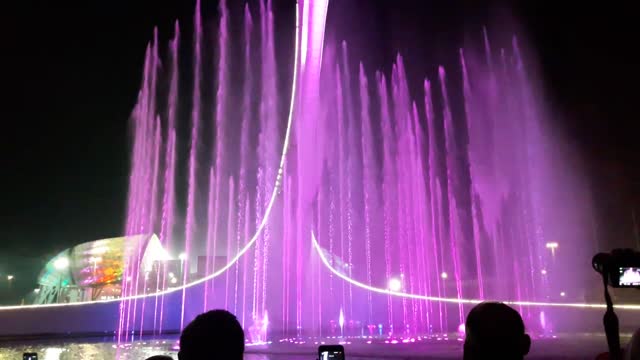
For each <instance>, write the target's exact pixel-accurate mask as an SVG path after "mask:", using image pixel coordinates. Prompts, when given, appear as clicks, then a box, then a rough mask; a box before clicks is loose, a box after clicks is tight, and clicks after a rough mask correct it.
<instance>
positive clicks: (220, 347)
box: [178, 310, 244, 360]
mask: <svg viewBox="0 0 640 360" xmlns="http://www.w3.org/2000/svg"><path fill="white" fill-rule="evenodd" d="M243 353H244V331H243V330H242V326H240V323H239V322H238V319H236V317H235V316H234V315H233V314H232V313H230V312H228V311H226V310H211V311H209V312H206V313H204V314H200V315H198V316H197V317H196V318H195V319H194V320H193V321H192V322H191V323H190V324H189V325H187V327H185V328H184V330H182V334H181V335H180V351H179V352H178V359H180V360H202V359H224V360H241V359H242V356H243Z"/></svg>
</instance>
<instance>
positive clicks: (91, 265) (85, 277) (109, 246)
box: [34, 234, 180, 304]
mask: <svg viewBox="0 0 640 360" xmlns="http://www.w3.org/2000/svg"><path fill="white" fill-rule="evenodd" d="M136 259H138V260H136ZM130 261H134V262H137V263H138V264H137V266H136V267H130V269H131V268H136V269H139V270H138V271H137V273H138V274H139V276H140V279H142V281H140V286H139V288H140V289H138V290H139V291H149V292H155V291H157V290H159V289H161V288H164V286H161V285H162V284H161V283H163V282H162V281H158V279H159V276H158V274H159V273H160V271H159V269H160V266H158V264H164V265H165V266H166V267H165V268H166V269H168V270H167V272H169V270H171V271H176V272H179V271H180V263H179V260H172V259H171V257H170V256H169V253H168V252H167V251H166V249H164V247H163V246H162V244H161V242H160V240H159V239H158V237H157V236H156V235H155V234H150V235H135V236H126V237H117V238H111V239H102V240H95V241H91V242H87V243H83V244H80V245H77V246H74V247H72V248H69V249H66V250H64V251H62V252H60V253H59V254H58V255H56V256H55V257H53V258H52V259H51V260H49V262H47V264H46V265H45V267H44V269H42V271H41V272H40V275H39V276H38V286H39V287H38V289H37V291H36V292H37V294H36V296H35V299H34V303H35V304H52V303H68V302H83V301H94V300H108V299H113V298H118V297H120V295H121V294H122V288H121V283H122V277H123V274H125V266H126V265H127V264H128V263H130ZM174 267H175V268H176V269H175V270H174V269H173V268H174ZM171 274H173V272H171ZM129 276H130V275H129ZM165 283H166V282H165Z"/></svg>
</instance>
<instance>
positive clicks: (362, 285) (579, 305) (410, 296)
mask: <svg viewBox="0 0 640 360" xmlns="http://www.w3.org/2000/svg"><path fill="white" fill-rule="evenodd" d="M311 242H312V243H313V247H314V249H315V250H316V253H317V254H318V256H319V257H320V260H321V261H322V263H323V264H324V266H325V267H326V268H327V269H329V271H331V272H332V273H333V274H334V275H336V276H337V277H339V278H341V279H342V280H344V281H346V282H348V283H350V284H352V285H354V286H357V287H359V288H361V289H364V290H368V291H371V292H375V293H379V294H384V295H391V296H396V297H400V298H407V299H415V300H426V301H440V302H447V303H456V304H479V303H481V302H483V301H488V300H491V299H460V298H446V297H439V296H427V295H419V294H412V293H406V292H401V291H393V290H390V289H384V288H379V287H375V286H371V285H367V284H365V283H362V282H360V281H358V280H355V279H352V278H350V277H348V276H347V275H345V274H343V273H341V272H340V271H338V270H336V269H335V268H334V267H333V266H331V263H330V262H329V260H327V258H326V256H325V255H324V254H323V253H322V248H321V247H320V244H319V243H318V240H317V239H316V235H315V233H314V232H313V230H312V231H311ZM496 301H501V300H497V299H496ZM501 302H503V303H505V304H508V305H516V306H540V307H570V308H591V309H606V308H607V305H606V304H598V303H564V302H540V301H512V300H502V301H501ZM614 307H615V308H616V309H623V310H640V304H638V305H634V304H620V305H615V306H614Z"/></svg>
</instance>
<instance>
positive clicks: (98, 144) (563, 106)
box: [0, 0, 640, 303]
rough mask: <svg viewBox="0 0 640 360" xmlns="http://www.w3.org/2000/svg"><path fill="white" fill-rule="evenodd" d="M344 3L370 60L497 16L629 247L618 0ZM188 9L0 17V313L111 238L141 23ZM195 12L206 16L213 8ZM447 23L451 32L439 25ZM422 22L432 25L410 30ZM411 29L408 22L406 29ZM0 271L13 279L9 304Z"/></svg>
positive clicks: (24, 9) (628, 160)
mask: <svg viewBox="0 0 640 360" xmlns="http://www.w3.org/2000/svg"><path fill="white" fill-rule="evenodd" d="M230 1H235V0H230ZM350 1H351V3H349V4H348V5H346V6H347V8H349V7H352V8H357V7H359V6H364V5H366V6H367V7H368V10H367V11H365V12H363V14H365V15H362V16H369V17H370V18H369V19H368V20H369V24H370V26H369V27H368V28H365V29H369V30H366V31H365V30H362V29H360V33H359V34H358V36H360V37H363V36H364V37H366V36H367V33H368V32H369V31H370V29H374V28H375V29H376V31H377V33H378V34H377V35H376V36H377V38H380V33H385V36H382V37H381V38H382V39H385V40H386V41H388V43H389V44H387V45H386V48H387V49H389V52H388V54H386V55H382V56H383V57H384V56H393V54H394V50H395V49H394V46H396V45H398V46H400V47H402V44H397V43H396V42H395V39H396V38H397V37H400V38H407V36H406V34H405V35H403V34H400V33H401V32H402V33H409V34H410V36H409V38H410V39H412V41H411V45H412V46H413V45H415V47H416V48H418V49H419V48H420V47H421V41H420V39H422V38H426V37H427V35H426V34H424V32H428V31H433V29H439V28H446V27H447V26H448V27H449V29H448V30H451V29H450V27H451V26H463V27H474V26H479V25H480V24H482V23H485V22H487V21H489V19H493V21H495V14H496V12H494V11H493V10H488V9H490V8H491V9H495V6H498V8H500V7H501V6H504V5H508V6H509V7H510V8H511V9H512V12H513V14H514V15H515V18H516V19H518V20H519V21H518V22H519V23H520V25H521V28H520V31H521V32H522V33H523V34H524V35H526V36H527V37H528V39H529V41H530V45H531V47H532V50H533V51H534V52H535V53H537V54H538V56H539V60H540V65H541V67H540V71H539V74H538V76H541V77H542V80H543V82H544V85H545V90H546V91H547V94H548V100H549V103H548V105H549V108H550V109H551V110H552V111H553V112H554V114H555V115H556V117H557V119H558V123H557V124H556V125H557V127H558V129H559V131H563V132H565V134H566V137H567V141H569V142H570V143H571V144H572V145H575V146H576V148H578V149H579V151H580V153H581V156H582V159H583V161H584V163H585V165H586V172H587V175H588V177H589V179H588V181H589V185H590V186H591V189H592V191H593V196H594V199H595V205H596V211H597V219H598V227H597V228H598V234H599V236H600V248H601V250H609V249H611V248H612V247H622V246H624V247H631V246H634V244H635V240H634V232H633V221H632V211H633V209H634V208H635V209H636V211H637V212H640V190H639V189H640V161H638V157H639V156H640V144H638V141H637V140H638V133H639V132H638V130H640V126H639V125H638V122H640V117H638V100H639V99H638V94H640V92H639V91H638V80H640V79H639V77H638V69H637V67H638V61H637V56H636V55H635V54H634V53H635V52H636V51H637V50H636V49H634V47H637V38H636V37H635V35H634V34H635V33H636V31H635V30H636V29H635V27H636V26H637V25H635V21H634V20H635V19H632V16H633V15H632V14H634V12H633V11H632V10H631V5H630V4H631V2H624V3H625V5H622V3H623V2H620V4H617V5H615V6H613V5H608V6H611V7H605V6H604V5H603V4H602V3H593V2H580V5H579V6H576V7H572V8H558V7H557V5H554V4H553V3H552V2H541V1H533V0H532V1H514V2H506V1H502V2H500V3H498V2H496V1H493V2H491V4H489V3H490V1H487V0H483V1H471V0H469V1H464V0H459V1H458V0H456V1H450V0H446V1H445V0H441V1H439V2H437V1H425V0H414V1H409V0H393V1H392V0H388V1H383V0H367V1H362V0H340V1H339V2H342V3H346V2H350ZM194 2H195V0H193V1H192V0H160V1H158V0H156V1H151V0H112V1H109V2H104V1H80V0H66V1H55V2H51V1H35V0H22V1H17V2H13V3H16V4H13V5H4V6H3V9H2V11H0V30H1V32H0V33H2V34H3V36H2V42H1V44H2V45H0V54H1V55H0V59H1V60H0V61H1V62H2V63H3V65H2V69H3V71H2V74H3V76H2V77H1V78H0V88H2V89H3V91H2V96H1V99H2V100H1V102H0V103H1V104H2V106H0V119H1V120H2V131H0V136H1V140H0V149H1V150H0V156H1V160H0V164H1V165H0V166H1V168H2V172H1V174H2V176H1V177H0V178H1V180H0V181H1V194H2V196H1V200H0V303H6V302H9V301H16V299H19V298H20V297H21V295H22V294H24V293H26V292H27V291H29V290H30V289H32V288H33V287H34V286H35V278H36V275H37V273H38V272H39V270H40V269H41V267H42V266H43V265H44V263H45V262H46V260H47V259H48V258H49V257H50V256H52V255H54V254H55V253H57V252H58V251H61V250H63V249H65V248H67V247H70V246H72V245H75V244H78V243H81V242H85V241H90V240H94V239H99V238H106V237H114V236H118V235H121V233H122V230H123V218H124V213H125V210H126V209H125V202H126V194H127V180H128V179H127V177H128V170H129V146H130V138H129V136H130V131H129V130H130V129H129V125H130V124H129V121H128V119H129V114H130V111H131V109H132V108H133V105H134V103H135V100H136V95H137V91H138V86H139V83H140V77H141V71H142V62H143V56H144V50H145V46H146V43H147V42H148V41H149V40H150V38H151V36H152V31H153V26H154V25H159V26H160V34H161V38H166V37H167V36H168V35H170V32H169V29H171V25H172V22H173V20H174V19H176V18H179V19H181V21H185V22H187V21H191V18H192V14H193V8H194ZM203 2H204V3H205V4H207V5H206V6H203V7H204V8H211V9H213V10H214V11H215V3H216V1H215V0H210V1H208V0H203ZM209 3H211V4H209ZM274 3H275V4H274V8H275V16H276V18H277V17H278V16H279V12H278V9H279V8H290V7H291V3H292V1H289V0H274ZM437 3H443V4H437ZM471 4H473V5H472V6H471ZM496 4H498V5H496ZM489 5H491V7H489ZM284 13H287V12H286V11H285V12H284ZM498 13H500V12H498ZM288 14H289V15H284V16H291V15H290V14H291V12H290V11H289V12H288ZM425 14H428V15H425ZM214 15H215V14H213V15H212V14H205V18H207V17H213V16H214ZM440 15H442V16H440ZM330 16H331V13H330ZM450 18H454V19H455V21H453V22H451V23H449V19H450ZM434 19H436V20H435V21H432V22H431V25H432V26H424V24H422V22H424V21H430V20H434ZM285 20H286V19H281V20H280V21H285ZM372 24H373V25H372ZM420 24H422V25H420ZM451 24H453V25H451ZM413 25H420V26H416V29H417V30H415V32H414V31H413V30H412V26H413ZM479 30H480V28H478V31H479ZM395 35H398V36H395ZM418 53H420V52H419V51H418ZM425 56H428V54H426V55H425ZM638 218H639V219H640V214H638ZM585 271H591V270H590V269H585ZM9 273H10V274H14V275H15V276H16V279H15V280H14V284H13V289H12V292H11V294H9V293H8V291H7V290H8V289H7V285H8V284H7V281H6V275H7V274H9Z"/></svg>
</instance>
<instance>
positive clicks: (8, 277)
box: [7, 275, 13, 291]
mask: <svg viewBox="0 0 640 360" xmlns="http://www.w3.org/2000/svg"><path fill="white" fill-rule="evenodd" d="M7 281H8V282H9V291H11V284H12V283H13V275H7Z"/></svg>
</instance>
